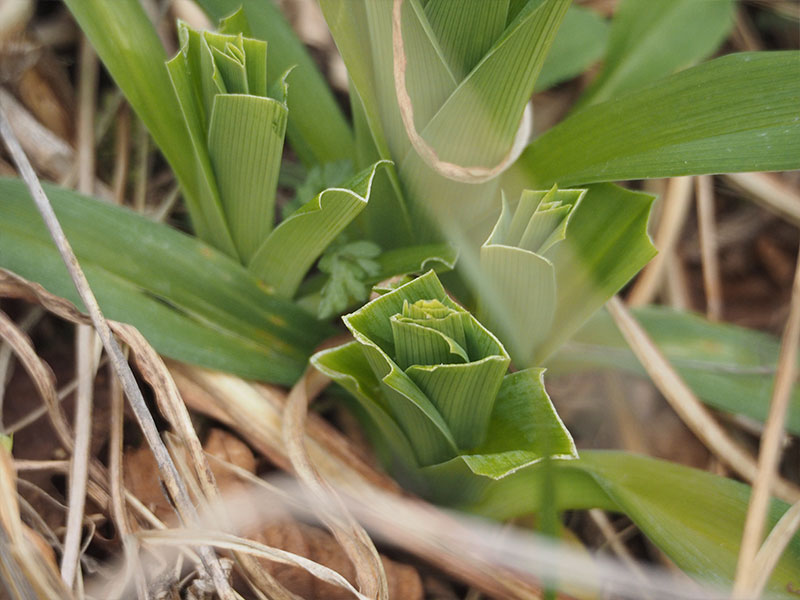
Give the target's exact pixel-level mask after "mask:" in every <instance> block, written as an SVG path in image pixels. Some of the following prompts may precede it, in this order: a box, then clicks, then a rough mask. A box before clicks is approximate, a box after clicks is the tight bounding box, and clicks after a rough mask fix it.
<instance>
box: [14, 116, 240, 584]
mask: <svg viewBox="0 0 800 600" xmlns="http://www.w3.org/2000/svg"><path fill="white" fill-rule="evenodd" d="M0 136H2V138H3V141H4V142H5V144H6V146H7V148H8V150H9V152H10V154H11V156H12V158H13V160H14V163H15V164H16V166H17V168H18V169H19V171H20V175H21V176H22V179H23V180H24V181H25V183H26V184H27V186H28V189H29V190H30V193H31V195H32V196H33V200H34V202H35V203H36V207H37V209H38V210H39V212H40V214H41V215H42V218H43V219H44V221H45V225H46V226H47V228H48V231H49V232H50V234H51V236H52V238H53V241H54V242H55V244H56V247H57V248H58V251H59V254H61V256H62V258H63V259H64V263H65V264H66V266H67V270H68V271H69V274H70V277H71V278H72V281H73V283H74V284H75V287H76V288H77V290H78V294H79V295H80V297H81V300H82V301H83V303H84V305H85V306H86V307H87V309H88V312H89V317H90V318H91V321H92V324H93V325H94V327H95V329H96V330H97V332H98V334H99V335H100V339H101V340H102V341H103V346H104V348H105V349H106V352H107V353H108V355H109V358H110V360H111V363H112V365H113V366H114V371H115V372H116V374H117V376H118V377H119V378H120V380H121V381H122V387H123V390H124V391H125V395H126V396H127V398H128V400H129V402H130V403H131V408H132V409H133V412H134V414H135V415H136V418H137V420H138V421H139V426H140V427H141V429H142V432H143V433H144V436H145V438H146V439H147V442H148V444H149V445H150V447H151V448H152V450H153V454H154V455H155V456H156V460H157V462H158V466H159V471H160V472H161V474H162V477H163V478H164V483H165V484H166V486H167V488H168V489H169V490H170V494H171V495H172V496H173V500H174V501H175V503H176V505H177V506H178V507H179V509H180V510H181V513H182V514H183V516H184V518H186V519H187V521H188V522H193V521H195V520H196V518H197V512H196V510H195V508H194V506H193V505H192V503H191V500H190V498H189V496H188V493H187V491H186V487H185V485H184V484H183V482H182V481H181V480H180V478H179V476H178V472H177V470H176V469H175V465H174V464H173V463H172V460H171V459H170V457H169V454H168V453H167V449H166V447H165V446H164V443H163V442H162V441H161V438H160V437H159V434H158V429H157V428H156V424H155V421H154V420H153V416H152V415H151V414H150V412H149V411H148V410H147V405H146V404H145V401H144V398H143V396H142V392H141V390H139V386H138V385H137V384H136V379H135V378H134V376H133V371H131V368H130V366H129V365H128V363H127V361H126V360H125V356H124V355H123V354H122V350H121V349H120V347H119V344H117V341H116V339H115V338H114V336H113V335H112V333H111V329H110V328H109V325H108V323H107V322H106V320H105V317H104V316H103V313H102V311H101V310H100V306H99V305H98V303H97V299H96V298H95V297H94V293H93V292H92V290H91V288H90V286H89V282H88V281H87V279H86V275H84V273H83V271H82V270H81V268H80V265H79V264H78V260H77V258H76V257H75V253H74V252H73V251H72V248H71V246H70V244H69V242H68V241H67V238H66V236H65V235H64V231H63V229H62V228H61V224H60V223H59V221H58V218H57V217H56V215H55V212H53V208H52V206H51V205H50V201H49V200H48V198H47V195H46V194H45V192H44V190H43V189H42V185H41V183H40V182H39V179H38V178H37V177H36V173H35V172H34V171H33V167H32V166H31V164H30V162H29V161H28V158H27V156H25V152H24V151H23V150H22V147H21V146H20V145H19V142H18V140H17V138H16V136H15V135H14V132H13V131H12V130H11V126H10V125H9V123H8V119H7V118H6V115H5V113H4V112H3V111H1V110H0ZM201 556H202V557H203V562H204V564H205V566H206V568H207V569H208V571H209V573H210V574H211V577H212V580H213V581H214V584H215V586H216V589H217V592H218V593H219V595H220V596H221V597H222V598H223V599H224V600H233V599H235V598H236V594H235V593H234V592H233V590H232V589H231V587H230V584H229V583H228V581H227V579H226V578H225V574H224V572H223V570H222V567H221V565H220V564H219V560H218V559H217V557H216V555H215V554H214V552H213V550H211V549H210V548H207V547H205V548H201Z"/></svg>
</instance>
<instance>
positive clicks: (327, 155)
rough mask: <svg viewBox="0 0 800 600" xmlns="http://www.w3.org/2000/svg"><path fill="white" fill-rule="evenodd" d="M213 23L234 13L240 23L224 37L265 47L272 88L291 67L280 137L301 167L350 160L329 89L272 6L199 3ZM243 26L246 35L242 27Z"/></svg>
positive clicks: (349, 135) (249, 0)
mask: <svg viewBox="0 0 800 600" xmlns="http://www.w3.org/2000/svg"><path fill="white" fill-rule="evenodd" d="M198 4H199V5H200V6H201V7H203V9H205V11H206V12H208V14H209V15H210V16H211V18H212V19H214V20H220V19H223V18H224V17H227V16H228V15H231V14H233V13H235V12H237V11H239V10H241V14H242V15H244V19H243V20H242V19H241V18H238V19H237V22H236V23H231V24H230V25H229V28H228V29H227V30H226V33H244V35H246V36H247V37H254V38H257V39H259V40H265V41H266V42H268V43H269V53H270V60H269V65H268V70H267V81H268V82H269V83H270V84H272V83H273V82H275V81H277V80H279V79H280V77H281V76H282V74H283V73H284V72H286V71H287V70H288V69H291V68H292V67H294V70H293V71H292V74H291V76H290V78H289V85H290V86H291V88H292V93H291V95H290V96H289V98H288V100H287V104H288V107H289V121H288V127H287V131H286V135H287V137H288V138H289V142H290V143H291V145H292V149H293V150H294V151H295V152H296V153H297V155H298V156H299V157H300V160H302V161H303V163H304V164H305V165H306V166H312V165H314V164H322V163H329V162H335V161H338V160H353V157H354V148H353V132H352V131H351V129H350V126H349V125H348V123H347V120H346V119H345V117H344V114H343V113H342V111H341V109H340V108H339V106H338V104H337V103H336V99H335V98H334V96H333V93H332V92H331V89H330V87H329V86H328V85H327V83H326V82H325V79H324V78H323V77H322V75H321V74H320V72H319V70H318V69H317V66H316V65H315V64H314V61H313V59H312V58H311V56H310V55H309V53H308V51H307V50H306V48H305V47H304V46H303V44H302V43H301V42H300V40H298V39H297V36H296V35H295V33H294V31H292V28H291V26H290V25H289V23H287V22H286V19H285V18H284V16H283V15H282V14H281V11H280V10H279V9H278V7H277V6H276V5H275V3H274V2H272V1H265V0H199V1H198ZM243 23H247V25H248V27H247V31H245V30H244V28H243Z"/></svg>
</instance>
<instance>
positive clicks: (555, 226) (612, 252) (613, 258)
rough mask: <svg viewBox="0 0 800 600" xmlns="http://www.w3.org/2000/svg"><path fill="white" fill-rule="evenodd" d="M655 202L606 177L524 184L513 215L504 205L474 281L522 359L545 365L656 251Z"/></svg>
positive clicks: (484, 306)
mask: <svg viewBox="0 0 800 600" xmlns="http://www.w3.org/2000/svg"><path fill="white" fill-rule="evenodd" d="M552 199H555V200H558V201H560V203H561V204H560V206H558V205H554V204H553V203H552V202H550V200H552ZM652 201H653V198H652V197H651V196H648V195H647V194H642V193H637V192H631V191H628V190H625V189H623V188H621V187H619V186H615V185H610V184H603V185H595V186H590V187H589V189H588V190H587V191H586V193H585V195H584V194H583V193H582V191H581V190H558V191H556V190H551V191H550V192H549V193H548V194H545V192H530V191H526V192H523V193H522V196H521V200H520V203H519V206H518V207H517V210H516V211H515V214H514V215H513V218H512V215H511V213H510V212H509V211H507V210H506V211H504V214H503V215H501V217H500V220H499V221H498V223H497V226H496V227H495V230H494V232H493V233H492V235H491V236H490V238H489V240H488V241H487V243H486V244H485V245H484V247H483V248H482V249H481V264H482V267H483V268H482V272H483V273H486V274H487V275H488V278H486V279H485V280H484V278H483V277H477V278H473V279H472V281H471V283H472V287H473V289H474V290H476V293H477V294H478V296H479V303H480V306H481V312H482V315H484V316H485V317H486V318H488V319H489V320H488V321H487V322H489V323H492V327H494V328H495V329H496V330H497V332H498V334H499V336H500V338H501V339H502V340H503V342H504V343H506V344H507V345H508V347H509V348H511V349H512V352H513V353H512V356H513V358H514V360H515V361H516V362H517V363H518V364H519V365H520V366H531V365H537V364H542V363H543V361H544V359H546V358H547V357H548V356H549V355H550V354H551V353H553V352H554V351H555V350H557V349H558V347H559V346H560V345H561V344H562V343H563V342H564V341H565V340H566V339H568V338H569V337H570V336H571V335H572V334H573V333H574V332H575V331H576V330H577V329H578V328H579V327H580V326H581V325H582V324H583V323H584V322H585V321H586V320H587V319H588V318H589V317H590V316H591V315H592V314H593V313H594V312H595V311H596V310H597V309H598V308H600V307H601V306H602V305H603V304H604V303H605V302H606V300H608V299H609V298H610V297H611V296H612V295H613V294H615V293H616V292H617V291H618V290H619V289H620V288H621V287H622V286H623V285H625V284H626V283H627V282H628V281H629V280H630V278H631V277H633V276H634V275H635V274H636V273H637V272H638V271H639V269H641V268H642V267H643V266H644V265H645V264H647V262H648V261H649V260H650V259H651V258H652V257H653V256H654V255H655V248H654V247H653V245H652V243H651V242H650V238H649V237H648V235H647V219H648V216H649V214H650V205H651V203H652ZM526 244H534V245H533V246H530V245H529V246H526ZM623 257H624V259H623Z"/></svg>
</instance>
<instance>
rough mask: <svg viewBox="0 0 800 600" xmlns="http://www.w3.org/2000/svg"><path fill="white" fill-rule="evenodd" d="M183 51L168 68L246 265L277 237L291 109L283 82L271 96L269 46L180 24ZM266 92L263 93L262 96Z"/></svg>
mask: <svg viewBox="0 0 800 600" xmlns="http://www.w3.org/2000/svg"><path fill="white" fill-rule="evenodd" d="M179 34H180V39H181V50H180V52H179V53H178V55H177V56H175V58H173V59H172V60H171V61H169V63H168V65H167V66H168V68H169V73H170V77H171V78H172V82H173V86H174V88H175V93H176V95H177V97H178V101H179V103H180V105H181V109H182V111H183V114H184V118H185V120H186V123H187V128H188V130H189V134H190V137H191V140H192V149H193V152H194V156H195V160H196V162H197V171H198V173H201V174H202V175H203V179H204V181H205V182H206V184H207V186H208V187H209V188H210V190H211V192H212V195H213V200H214V205H215V206H219V207H220V208H221V209H222V211H223V213H224V218H225V221H226V222H227V224H228V228H229V231H230V234H231V236H232V238H233V241H234V244H235V246H236V256H238V258H239V260H240V261H241V262H242V263H244V264H247V263H248V262H249V261H250V259H251V258H252V256H253V254H254V253H255V251H256V250H257V249H258V248H259V246H260V245H261V244H262V243H263V241H264V240H265V239H266V237H267V235H269V233H270V231H272V223H273V219H274V203H275V189H276V187H277V185H278V170H279V167H280V161H281V156H282V153H283V137H284V133H285V131H286V118H287V108H286V104H285V97H286V83H285V74H284V78H282V79H281V80H279V81H278V83H277V85H276V86H275V88H274V93H273V95H274V96H275V98H269V97H266V87H267V84H266V82H267V44H266V43H265V42H261V41H258V40H253V39H249V38H243V37H242V35H241V34H238V35H224V34H215V33H210V32H207V31H206V32H198V31H194V30H192V29H190V28H189V27H188V26H187V25H186V24H184V23H181V24H179ZM259 94H262V95H259Z"/></svg>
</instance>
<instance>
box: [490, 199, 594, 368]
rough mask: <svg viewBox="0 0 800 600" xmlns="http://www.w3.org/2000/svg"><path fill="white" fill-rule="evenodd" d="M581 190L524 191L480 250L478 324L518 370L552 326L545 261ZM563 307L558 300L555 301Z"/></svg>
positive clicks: (552, 282) (552, 277)
mask: <svg viewBox="0 0 800 600" xmlns="http://www.w3.org/2000/svg"><path fill="white" fill-rule="evenodd" d="M585 193H586V191H585V190H558V189H556V188H555V187H554V188H553V189H552V190H550V191H549V192H533V191H529V190H526V191H525V192H523V193H522V197H521V198H520V200H519V202H518V203H517V207H516V209H515V210H514V213H513V216H512V213H511V211H510V209H509V208H508V204H507V203H506V202H504V203H503V212H502V214H501V215H500V219H499V220H498V222H497V225H495V228H494V230H493V231H492V234H491V235H490V236H489V239H488V240H486V243H485V244H484V245H483V246H482V247H481V257H480V261H481V273H482V276H483V277H482V280H481V281H480V292H479V294H478V295H479V298H480V303H479V305H480V308H479V311H478V314H479V315H480V318H481V320H482V321H483V322H484V323H486V324H487V325H488V326H489V327H490V328H491V329H492V330H494V331H496V332H497V334H498V335H499V337H500V339H502V340H503V341H504V343H505V344H506V345H507V346H508V347H509V349H510V351H511V357H512V358H513V359H514V362H515V364H516V365H518V366H531V364H532V363H531V361H532V360H533V357H534V355H535V353H536V350H537V349H538V347H539V345H540V344H541V343H542V342H543V341H544V339H545V337H546V336H547V334H548V333H549V332H550V330H551V329H552V328H553V326H554V325H555V324H554V322H553V319H554V317H555V312H556V305H557V302H558V295H557V286H556V272H555V267H554V265H553V263H552V261H551V260H550V258H549V256H550V253H551V250H552V249H553V248H554V246H555V245H557V244H558V243H560V242H561V241H563V239H564V237H565V233H566V231H567V226H568V223H569V217H570V215H571V214H572V212H573V210H575V209H576V207H577V206H578V205H579V204H580V201H581V198H582V197H583V195H584V194H585ZM561 301H562V302H564V300H563V299H562V300H561Z"/></svg>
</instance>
